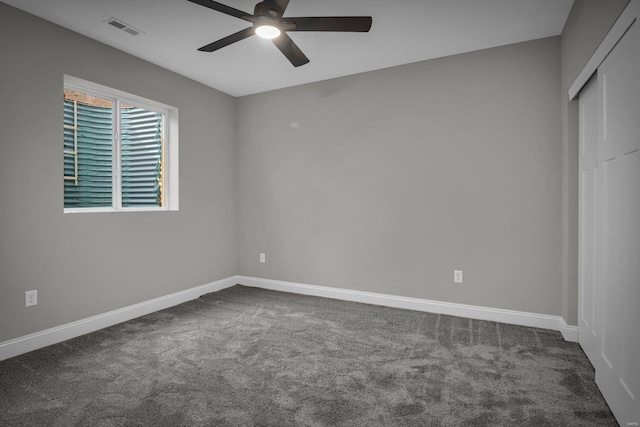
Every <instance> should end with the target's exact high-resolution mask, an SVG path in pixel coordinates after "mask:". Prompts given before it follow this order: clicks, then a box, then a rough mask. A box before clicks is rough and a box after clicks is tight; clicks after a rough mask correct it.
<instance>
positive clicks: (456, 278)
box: [453, 270, 462, 283]
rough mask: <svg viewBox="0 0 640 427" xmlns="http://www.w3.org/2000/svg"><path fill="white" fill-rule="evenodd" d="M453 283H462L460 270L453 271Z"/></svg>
mask: <svg viewBox="0 0 640 427" xmlns="http://www.w3.org/2000/svg"><path fill="white" fill-rule="evenodd" d="M453 283H462V270H454V271H453Z"/></svg>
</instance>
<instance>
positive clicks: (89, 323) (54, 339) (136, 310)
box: [0, 276, 578, 360]
mask: <svg viewBox="0 0 640 427" xmlns="http://www.w3.org/2000/svg"><path fill="white" fill-rule="evenodd" d="M236 284H241V285H245V286H251V287H256V288H263V289H272V290H275V291H283V292H292V293H298V294H303V295H314V296H319V297H325V298H332V299H339V300H345V301H354V302H362V303H366V304H373V305H381V306H386V307H395V308H404V309H409V310H416V311H425V312H429V313H440V314H448V315H451V316H459V317H467V318H471V319H478V320H489V321H493V322H502V323H511V324H514V325H521V326H530V327H535V328H542V329H552V330H555V331H560V332H561V333H562V336H563V337H564V339H565V340H566V341H572V342H577V341H578V328H577V327H575V326H570V325H567V323H566V322H565V320H564V318H562V317H560V316H552V315H547V314H536V313H526V312H522V311H512V310H503V309H499V308H489V307H480V306H474V305H466V304H456V303H449V302H441V301H431V300H425V299H419V298H410V297H399V296H394V295H385V294H378V293H373V292H363V291H353V290H348V289H339V288H329V287H324V286H315V285H305V284H301V283H293V282H284V281H280V280H270V279H260V278H256V277H246V276H231V277H228V278H226V279H222V280H218V281H216V282H212V283H208V284H206V285H202V286H197V287H195V288H191V289H187V290H184V291H180V292H176V293H174V294H170V295H165V296H163V297H159V298H154V299H152V300H149V301H144V302H141V303H138V304H134V305H130V306H128V307H124V308H120V309H117V310H113V311H109V312H107V313H103V314H98V315H96V316H92V317H88V318H86V319H82V320H78V321H76V322H71V323H67V324H65V325H61V326H56V327H53V328H50V329H45V330H44V331H40V332H36V333H33V334H30V335H25V336H22V337H18V338H15V339H11V340H8V341H4V342H0V360H5V359H9V358H10V357H14V356H18V355H20V354H24V353H28V352H30V351H33V350H37V349H39V348H43V347H47V346H49V345H52V344H56V343H59V342H62V341H66V340H68V339H71V338H75V337H79V336H81V335H84V334H88V333H90V332H95V331H97V330H100V329H103V328H107V327H109V326H113V325H116V324H118V323H122V322H126V321H127V320H131V319H135V318H137V317H140V316H144V315H147V314H151V313H154V312H156V311H159V310H164V309H165V308H169V307H173V306H176V305H178V304H182V303H183V302H187V301H191V300H193V299H196V298H199V297H200V296H202V295H204V294H207V293H210V292H217V291H220V290H222V289H226V288H229V287H231V286H234V285H236Z"/></svg>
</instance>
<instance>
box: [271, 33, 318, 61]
mask: <svg viewBox="0 0 640 427" xmlns="http://www.w3.org/2000/svg"><path fill="white" fill-rule="evenodd" d="M271 41H272V42H273V44H275V45H276V47H277V48H278V49H280V52H282V53H283V54H284V56H286V57H287V59H288V60H289V62H291V63H292V64H293V66H294V67H299V66H301V65H304V64H306V63H308V62H309V58H307V57H306V56H305V54H304V53H302V51H301V50H300V48H299V47H298V46H297V45H296V44H295V43H294V42H293V40H291V37H289V36H288V35H287V33H282V34H280V36H279V37H276V38H275V39H273V40H271Z"/></svg>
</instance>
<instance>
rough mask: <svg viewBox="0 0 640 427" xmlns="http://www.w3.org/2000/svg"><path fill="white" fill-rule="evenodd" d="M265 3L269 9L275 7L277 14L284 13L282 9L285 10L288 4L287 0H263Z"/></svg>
mask: <svg viewBox="0 0 640 427" xmlns="http://www.w3.org/2000/svg"><path fill="white" fill-rule="evenodd" d="M264 3H265V5H266V6H267V8H269V9H276V10H277V11H278V12H279V13H278V15H279V16H282V14H284V11H285V10H287V6H288V5H289V0H264Z"/></svg>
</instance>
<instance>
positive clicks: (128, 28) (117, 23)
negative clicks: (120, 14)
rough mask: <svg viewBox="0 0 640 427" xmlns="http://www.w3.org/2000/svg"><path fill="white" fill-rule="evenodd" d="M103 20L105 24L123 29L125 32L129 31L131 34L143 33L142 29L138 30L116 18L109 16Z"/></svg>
mask: <svg viewBox="0 0 640 427" xmlns="http://www.w3.org/2000/svg"><path fill="white" fill-rule="evenodd" d="M103 22H106V23H107V24H109V25H111V26H112V27H115V28H117V29H119V30H122V31H124V32H125V33H129V34H131V35H132V36H137V35H140V34H144V33H143V32H142V31H140V30H138V29H137V28H135V27H132V26H131V25H129V24H127V23H126V22H122V21H121V20H119V19H116V18H109V19H107V20H106V21H103Z"/></svg>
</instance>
